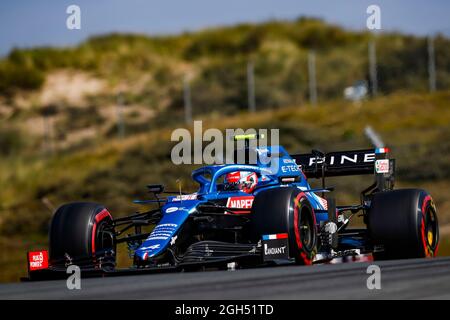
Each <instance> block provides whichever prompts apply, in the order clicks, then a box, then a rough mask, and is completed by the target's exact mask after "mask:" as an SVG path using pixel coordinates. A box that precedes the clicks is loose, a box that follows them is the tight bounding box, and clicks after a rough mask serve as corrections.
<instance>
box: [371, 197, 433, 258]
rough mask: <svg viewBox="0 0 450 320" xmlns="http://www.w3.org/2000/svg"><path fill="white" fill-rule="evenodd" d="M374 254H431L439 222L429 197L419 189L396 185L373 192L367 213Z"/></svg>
mask: <svg viewBox="0 0 450 320" xmlns="http://www.w3.org/2000/svg"><path fill="white" fill-rule="evenodd" d="M368 228H369V234H370V237H371V239H372V241H373V242H374V245H375V248H377V246H379V247H380V248H381V249H382V250H380V251H377V250H375V252H374V254H373V255H374V258H375V259H377V260H384V259H407V258H424V257H434V256H435V255H436V254H437V250H438V245H439V225H438V218H437V214H436V207H435V206H434V203H433V199H432V198H431V196H430V195H429V194H428V193H427V192H426V191H424V190H421V189H399V190H393V191H387V192H380V193H377V194H375V195H374V196H373V199H372V202H371V208H370V211H369V216H368Z"/></svg>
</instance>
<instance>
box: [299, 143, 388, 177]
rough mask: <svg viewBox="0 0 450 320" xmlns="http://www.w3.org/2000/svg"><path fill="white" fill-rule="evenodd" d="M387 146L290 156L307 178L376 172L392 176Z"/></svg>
mask: <svg viewBox="0 0 450 320" xmlns="http://www.w3.org/2000/svg"><path fill="white" fill-rule="evenodd" d="M388 153H389V149H388V148H377V149H365V150H352V151H338V152H330V153H322V152H320V151H315V150H313V152H312V153H307V154H294V155H291V157H292V158H293V159H294V160H295V162H296V164H297V165H298V166H299V168H300V169H301V170H302V171H303V173H304V174H305V175H306V177H307V178H324V177H336V176H350V175H364V174H377V175H382V176H384V177H385V178H389V177H392V178H393V176H394V171H395V159H388V157H387V156H388Z"/></svg>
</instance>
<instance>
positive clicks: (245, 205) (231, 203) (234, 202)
mask: <svg viewBox="0 0 450 320" xmlns="http://www.w3.org/2000/svg"><path fill="white" fill-rule="evenodd" d="M253 199H254V197H253V196H242V197H230V198H228V201H227V208H239V209H251V208H252V205H253Z"/></svg>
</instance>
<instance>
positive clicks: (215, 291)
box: [0, 257, 450, 299]
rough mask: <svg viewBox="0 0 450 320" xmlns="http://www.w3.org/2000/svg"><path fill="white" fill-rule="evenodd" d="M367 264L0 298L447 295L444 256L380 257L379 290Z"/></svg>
mask: <svg viewBox="0 0 450 320" xmlns="http://www.w3.org/2000/svg"><path fill="white" fill-rule="evenodd" d="M370 264H374V263H373V262H359V263H343V264H333V265H331V264H330V265H316V266H306V267H300V266H279V267H274V268H257V269H247V270H237V271H205V272H189V273H164V274H146V275H133V276H120V277H108V278H89V279H82V281H81V290H68V289H67V287H66V281H65V280H62V281H61V280H54V281H45V282H25V283H11V284H2V285H0V299H315V298H316V299H317V298H321V299H323V298H325V299H430V298H432V299H450V257H446V258H436V259H417V260H398V261H384V262H377V263H376V264H377V265H379V266H380V268H381V286H382V288H381V290H368V289H367V286H366V281H367V278H368V276H369V274H367V273H366V271H367V266H368V265H370Z"/></svg>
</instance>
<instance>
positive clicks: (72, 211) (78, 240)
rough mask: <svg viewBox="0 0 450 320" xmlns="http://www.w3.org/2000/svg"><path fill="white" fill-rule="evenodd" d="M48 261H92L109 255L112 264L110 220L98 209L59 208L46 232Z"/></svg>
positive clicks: (72, 205)
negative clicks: (47, 233) (83, 259)
mask: <svg viewBox="0 0 450 320" xmlns="http://www.w3.org/2000/svg"><path fill="white" fill-rule="evenodd" d="M49 243H50V245H49V251H50V261H58V260H61V259H64V258H65V256H66V254H67V255H69V256H70V257H71V258H89V257H92V258H94V260H95V259H96V258H99V257H102V256H103V255H105V253H107V252H109V255H108V257H109V258H110V259H109V260H111V258H112V259H113V262H115V252H116V244H115V237H114V229H113V224H112V217H111V214H110V213H109V211H108V210H107V209H106V208H105V207H104V206H102V205H100V204H97V203H90V202H75V203H69V204H65V205H62V206H61V207H59V208H58V209H57V210H56V212H55V214H54V215H53V218H52V221H51V224H50V232H49Z"/></svg>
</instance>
